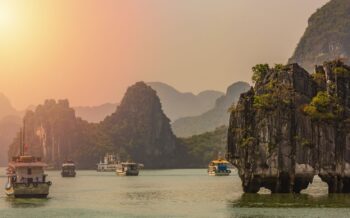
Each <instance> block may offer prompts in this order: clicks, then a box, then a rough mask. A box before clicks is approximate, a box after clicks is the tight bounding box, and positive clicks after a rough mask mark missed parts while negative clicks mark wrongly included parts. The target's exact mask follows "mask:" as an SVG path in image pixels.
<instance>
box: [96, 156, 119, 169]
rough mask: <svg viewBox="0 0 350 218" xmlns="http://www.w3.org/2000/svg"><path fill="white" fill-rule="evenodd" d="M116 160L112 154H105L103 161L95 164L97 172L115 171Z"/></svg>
mask: <svg viewBox="0 0 350 218" xmlns="http://www.w3.org/2000/svg"><path fill="white" fill-rule="evenodd" d="M117 164H118V160H117V158H116V156H115V155H114V154H108V153H107V154H106V155H105V157H104V158H103V162H102V161H100V163H98V164H97V172H115V170H116V169H117Z"/></svg>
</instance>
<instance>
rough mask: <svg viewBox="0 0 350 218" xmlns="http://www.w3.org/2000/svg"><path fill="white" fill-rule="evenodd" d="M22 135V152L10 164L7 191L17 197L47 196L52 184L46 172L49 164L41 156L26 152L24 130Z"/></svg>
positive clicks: (9, 194)
mask: <svg viewBox="0 0 350 218" xmlns="http://www.w3.org/2000/svg"><path fill="white" fill-rule="evenodd" d="M20 135H21V140H20V154H19V156H16V157H13V158H12V161H11V162H10V163H9V164H8V168H7V183H6V185H5V193H6V195H8V196H14V197H15V198H46V197H47V196H48V194H49V188H50V186H51V184H52V183H51V181H47V179H46V177H47V175H46V174H45V172H44V169H45V167H47V164H46V163H44V162H43V161H42V160H41V158H40V157H33V156H30V155H25V154H24V131H22V130H21V134H20Z"/></svg>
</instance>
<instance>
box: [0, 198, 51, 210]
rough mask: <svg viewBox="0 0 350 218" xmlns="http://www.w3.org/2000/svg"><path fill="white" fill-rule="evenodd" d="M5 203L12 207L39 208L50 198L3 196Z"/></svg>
mask: <svg viewBox="0 0 350 218" xmlns="http://www.w3.org/2000/svg"><path fill="white" fill-rule="evenodd" d="M4 199H5V201H6V203H7V204H8V205H9V207H12V208H39V207H45V206H46V205H47V203H48V202H49V201H50V198H14V197H4Z"/></svg>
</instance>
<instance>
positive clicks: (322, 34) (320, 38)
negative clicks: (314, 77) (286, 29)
mask: <svg viewBox="0 0 350 218" xmlns="http://www.w3.org/2000/svg"><path fill="white" fill-rule="evenodd" d="M349 11H350V1H349V0H331V1H330V2H329V3H327V4H326V5H325V6H323V7H322V8H321V9H319V10H317V11H316V12H315V13H314V14H313V15H312V16H311V17H310V18H309V25H308V27H307V29H306V31H305V33H304V35H303V37H302V38H301V40H300V42H299V44H298V46H297V48H296V50H295V52H294V54H293V56H292V57H291V58H290V60H289V63H298V64H300V65H301V66H302V67H304V68H305V69H307V70H312V69H313V67H314V66H315V65H316V64H322V63H323V62H324V61H327V60H333V59H336V58H344V61H346V63H349V61H350V60H349V57H350V56H349V55H350V13H349Z"/></svg>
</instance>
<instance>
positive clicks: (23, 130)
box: [19, 120, 26, 156]
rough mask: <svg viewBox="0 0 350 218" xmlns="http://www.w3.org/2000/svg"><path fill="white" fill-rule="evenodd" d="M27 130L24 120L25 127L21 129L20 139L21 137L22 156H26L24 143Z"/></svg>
mask: <svg viewBox="0 0 350 218" xmlns="http://www.w3.org/2000/svg"><path fill="white" fill-rule="evenodd" d="M25 131H26V123H25V120H23V127H22V128H21V130H20V139H19V143H20V154H19V155H20V156H24V144H25V139H26V138H25Z"/></svg>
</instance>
